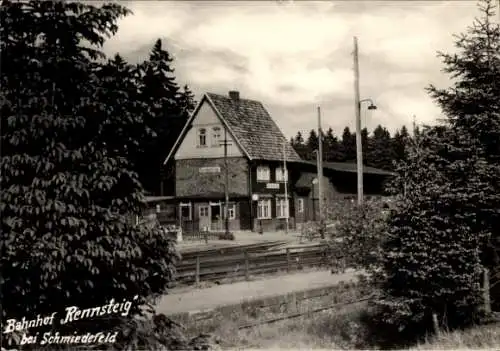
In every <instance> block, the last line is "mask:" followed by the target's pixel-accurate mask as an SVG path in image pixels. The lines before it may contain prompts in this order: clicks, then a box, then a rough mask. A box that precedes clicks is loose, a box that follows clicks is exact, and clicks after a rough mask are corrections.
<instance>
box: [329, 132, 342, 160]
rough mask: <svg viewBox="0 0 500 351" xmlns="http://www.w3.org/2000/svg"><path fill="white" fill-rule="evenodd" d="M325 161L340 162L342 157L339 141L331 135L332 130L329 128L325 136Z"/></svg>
mask: <svg viewBox="0 0 500 351" xmlns="http://www.w3.org/2000/svg"><path fill="white" fill-rule="evenodd" d="M325 149H326V156H325V160H326V161H328V162H342V160H343V155H342V150H341V146H340V143H339V140H338V139H337V137H336V136H335V135H334V134H333V129H332V128H329V129H328V131H327V132H326V136H325Z"/></svg>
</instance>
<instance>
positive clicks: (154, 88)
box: [137, 39, 194, 195]
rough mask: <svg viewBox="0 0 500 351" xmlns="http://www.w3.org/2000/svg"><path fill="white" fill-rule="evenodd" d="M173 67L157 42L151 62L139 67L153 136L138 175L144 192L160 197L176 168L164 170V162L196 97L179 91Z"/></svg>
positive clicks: (185, 91)
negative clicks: (163, 185) (164, 185)
mask: <svg viewBox="0 0 500 351" xmlns="http://www.w3.org/2000/svg"><path fill="white" fill-rule="evenodd" d="M172 64H173V58H172V56H171V55H170V53H169V52H168V51H167V50H166V49H164V47H163V43H162V41H161V40H160V39H158V40H157V41H156V42H155V44H154V46H153V48H152V50H151V53H150V55H149V58H148V60H146V61H145V62H143V63H141V64H140V65H139V66H138V69H139V72H140V73H139V75H140V95H141V97H142V101H144V102H145V103H147V104H148V105H149V106H150V110H151V114H150V115H149V118H148V119H146V123H147V125H148V126H149V128H150V129H151V130H152V131H153V136H152V138H149V139H146V140H144V144H145V145H144V152H143V153H142V154H141V157H140V159H139V166H138V167H137V172H138V174H139V178H140V180H141V182H142V183H143V185H144V187H145V189H146V190H148V191H149V192H151V193H153V194H158V195H159V194H160V193H161V192H162V187H161V183H162V180H163V182H164V183H169V182H168V181H166V180H168V179H170V178H171V176H172V169H173V167H172V166H173V165H172V164H171V165H167V168H168V169H166V170H165V169H164V168H165V167H164V165H163V162H164V160H165V158H166V157H167V155H168V153H169V152H170V150H171V149H172V147H173V145H174V143H175V141H176V140H177V138H178V136H179V134H180V132H181V130H182V128H183V127H184V126H185V124H186V122H187V119H188V118H189V114H190V113H191V112H192V111H193V109H194V97H193V94H192V92H191V91H190V90H189V88H188V87H184V89H183V90H181V89H179V86H178V84H177V82H176V77H175V75H174V69H173V67H172ZM162 175H164V176H165V177H164V178H163V179H162ZM165 178H166V179H165ZM170 183H172V182H170ZM169 190H170V191H172V190H173V189H169ZM163 191H165V189H163Z"/></svg>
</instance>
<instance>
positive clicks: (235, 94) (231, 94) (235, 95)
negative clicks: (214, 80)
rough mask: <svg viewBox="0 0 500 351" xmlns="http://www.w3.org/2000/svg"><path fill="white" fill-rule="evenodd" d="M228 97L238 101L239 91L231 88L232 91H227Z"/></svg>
mask: <svg viewBox="0 0 500 351" xmlns="http://www.w3.org/2000/svg"><path fill="white" fill-rule="evenodd" d="M229 97H230V98H231V100H233V101H238V100H239V99H240V92H239V91H235V90H232V91H230V92H229Z"/></svg>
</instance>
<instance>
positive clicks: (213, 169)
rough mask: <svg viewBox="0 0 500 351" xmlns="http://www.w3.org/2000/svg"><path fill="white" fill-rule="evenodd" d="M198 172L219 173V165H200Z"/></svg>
mask: <svg viewBox="0 0 500 351" xmlns="http://www.w3.org/2000/svg"><path fill="white" fill-rule="evenodd" d="M200 173H220V167H219V166H217V167H200Z"/></svg>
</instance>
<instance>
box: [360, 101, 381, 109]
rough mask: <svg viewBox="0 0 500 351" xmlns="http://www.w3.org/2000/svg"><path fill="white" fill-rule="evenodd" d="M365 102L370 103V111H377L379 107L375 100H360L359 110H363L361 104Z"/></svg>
mask: <svg viewBox="0 0 500 351" xmlns="http://www.w3.org/2000/svg"><path fill="white" fill-rule="evenodd" d="M363 102H369V103H370V105H369V106H368V109H369V110H376V109H377V106H375V104H374V103H373V100H372V99H363V100H360V101H359V108H360V109H361V103H363Z"/></svg>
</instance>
